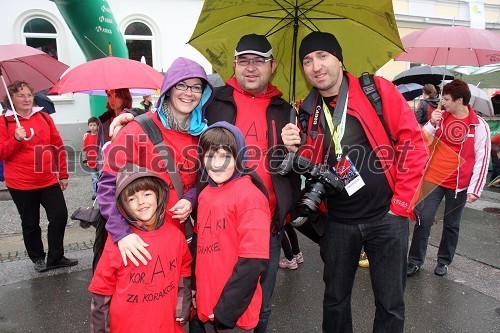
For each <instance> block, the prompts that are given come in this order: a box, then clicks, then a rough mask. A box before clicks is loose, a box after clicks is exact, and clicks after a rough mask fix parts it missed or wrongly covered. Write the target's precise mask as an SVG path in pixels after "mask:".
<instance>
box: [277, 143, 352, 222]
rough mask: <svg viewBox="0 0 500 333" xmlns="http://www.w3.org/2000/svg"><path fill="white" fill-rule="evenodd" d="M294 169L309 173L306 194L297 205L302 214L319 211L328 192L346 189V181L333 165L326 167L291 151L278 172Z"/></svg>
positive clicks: (282, 172)
mask: <svg viewBox="0 0 500 333" xmlns="http://www.w3.org/2000/svg"><path fill="white" fill-rule="evenodd" d="M294 166H295V167H296V168H294ZM292 169H294V171H296V172H297V173H299V174H307V175H308V178H307V182H306V187H305V188H304V191H303V193H304V194H303V195H302V197H301V198H300V199H299V201H298V202H297V206H296V209H297V212H298V213H299V215H300V216H309V215H310V214H311V213H317V212H318V211H319V206H320V205H321V201H322V200H323V199H324V198H325V196H326V195H327V193H328V194H337V193H340V192H341V191H342V190H343V189H344V186H345V185H344V182H343V181H342V179H340V177H339V176H338V175H337V174H336V173H335V171H333V169H332V168H331V167H325V166H324V165H323V164H313V163H312V161H311V160H310V159H308V158H306V157H303V156H300V155H296V154H294V153H291V152H289V153H288V155H287V156H286V158H285V160H284V161H283V163H282V164H281V165H280V168H279V171H278V173H279V174H281V175H286V174H287V173H288V172H290V170H292Z"/></svg>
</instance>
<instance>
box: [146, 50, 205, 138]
mask: <svg viewBox="0 0 500 333" xmlns="http://www.w3.org/2000/svg"><path fill="white" fill-rule="evenodd" d="M192 78H200V79H201V80H202V81H203V82H204V84H203V85H204V87H205V88H204V89H203V93H202V95H201V100H200V103H199V104H198V105H197V106H196V107H195V108H194V110H193V112H192V113H191V123H190V134H191V135H194V136H198V135H200V134H201V133H202V132H203V131H204V130H205V129H206V128H207V121H206V120H205V116H204V115H205V109H206V107H207V105H208V104H209V103H210V102H211V101H212V99H213V96H214V89H213V87H212V84H211V83H210V82H209V81H208V78H207V73H205V69H204V68H203V67H202V66H201V65H200V64H198V63H197V62H195V61H193V60H191V59H187V58H182V57H180V58H177V59H175V60H174V62H173V63H172V65H171V66H170V68H169V69H168V70H167V72H166V73H165V76H164V77H163V84H162V86H161V90H160V98H159V99H158V101H157V102H156V108H157V109H158V113H159V114H160V119H161V115H162V114H163V112H161V111H162V107H163V101H164V100H165V96H166V94H167V93H168V92H169V91H170V89H172V88H173V87H174V86H175V85H176V84H177V83H179V82H180V81H183V80H186V79H192ZM162 122H163V121H162ZM164 125H165V123H164Z"/></svg>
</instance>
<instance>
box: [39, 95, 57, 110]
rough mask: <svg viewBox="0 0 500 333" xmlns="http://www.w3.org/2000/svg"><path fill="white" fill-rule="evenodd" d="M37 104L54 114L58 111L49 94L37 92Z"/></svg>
mask: <svg viewBox="0 0 500 333" xmlns="http://www.w3.org/2000/svg"><path fill="white" fill-rule="evenodd" d="M35 104H36V105H38V106H41V107H43V110H42V111H44V112H45V113H48V114H52V113H56V108H55V107H54V102H52V100H51V99H50V98H48V97H47V95H45V94H43V93H41V92H37V93H35Z"/></svg>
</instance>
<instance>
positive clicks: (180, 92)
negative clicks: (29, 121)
mask: <svg viewBox="0 0 500 333" xmlns="http://www.w3.org/2000/svg"><path fill="white" fill-rule="evenodd" d="M212 98H213V87H212V85H211V84H210V83H209V82H208V79H207V75H206V73H205V70H204V69H203V67H202V66H200V65H199V64H198V63H196V62H194V61H192V60H190V59H186V58H177V59H176V60H174V62H173V63H172V65H171V66H170V68H169V69H168V70H167V72H166V74H165V77H164V78H163V84H162V88H161V93H160V98H159V99H158V102H157V104H156V108H157V111H156V112H147V113H146V114H147V115H148V116H149V117H150V118H151V119H152V120H153V121H154V122H155V123H156V125H158V127H159V128H160V130H161V132H162V136H163V140H164V142H165V145H166V146H167V147H168V148H169V152H170V154H171V155H172V158H173V159H174V161H175V166H176V170H177V172H179V175H180V178H181V181H182V185H183V188H184V195H183V196H182V197H181V198H179V197H178V196H177V193H176V192H175V191H170V194H169V196H168V201H167V205H166V210H165V215H166V221H165V222H166V223H172V224H174V225H175V226H177V227H178V228H180V229H181V230H183V231H184V228H185V224H183V222H185V221H186V220H187V218H188V217H189V214H190V213H191V211H192V206H193V200H195V194H196V190H195V181H196V173H197V169H198V164H197V163H198V158H197V142H198V136H199V135H200V134H201V133H202V132H203V131H204V130H205V129H206V127H207V125H206V121H205V119H204V116H203V115H204V110H205V108H206V106H207V104H208V103H209V102H210V101H211V100H212ZM105 155H106V160H105V163H104V167H103V169H102V174H101V177H100V179H99V186H98V190H97V197H98V201H99V207H100V211H101V214H102V215H103V216H104V218H106V220H107V223H106V230H107V231H108V232H109V234H110V235H111V238H112V240H113V241H114V242H115V243H118V247H119V249H120V252H121V255H122V258H123V261H124V264H125V265H126V264H127V257H128V259H130V261H132V262H133V263H134V264H135V265H136V266H138V265H139V262H138V260H139V261H141V262H142V263H143V264H145V265H146V264H147V261H146V259H145V257H146V258H148V259H149V260H151V255H150V254H149V252H148V251H147V249H146V247H147V246H148V244H146V243H145V242H144V241H143V240H142V239H141V238H140V237H139V236H138V235H137V234H134V233H133V232H132V230H131V228H130V225H129V224H128V223H127V221H126V220H125V219H124V218H123V216H122V215H121V214H120V212H119V211H118V209H117V207H116V204H115V202H114V197H115V192H116V175H117V172H118V170H119V169H120V168H121V167H122V166H124V165H125V164H129V163H131V164H136V165H139V166H141V167H146V168H148V169H149V170H152V171H153V172H155V173H157V174H159V175H160V177H161V178H162V179H163V180H164V181H165V182H166V183H167V184H168V186H169V188H170V189H173V188H174V186H173V184H172V182H171V180H170V177H169V174H168V172H167V171H166V170H165V163H164V159H163V157H162V156H160V155H159V154H158V150H157V149H156V148H155V146H154V145H153V143H152V142H151V140H150V139H149V138H148V136H147V134H146V133H145V132H144V131H143V129H142V127H141V126H140V125H139V123H137V122H135V121H133V122H131V123H129V124H128V126H126V127H125V128H124V129H123V130H121V131H120V132H119V133H118V135H117V136H116V138H115V139H114V141H113V143H112V144H111V145H110V146H109V147H108V148H107V150H106V154H105Z"/></svg>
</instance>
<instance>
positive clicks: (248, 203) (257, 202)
mask: <svg viewBox="0 0 500 333" xmlns="http://www.w3.org/2000/svg"><path fill="white" fill-rule="evenodd" d="M199 146H200V148H201V151H200V160H201V165H202V168H203V170H202V175H203V177H202V181H203V180H205V181H206V182H207V183H208V186H206V187H205V188H204V189H203V190H202V191H201V193H200V195H199V198H198V219H197V226H196V227H197V246H196V286H197V294H196V304H197V308H198V317H199V319H200V320H201V321H202V322H204V323H205V324H204V325H205V330H206V332H207V333H210V332H218V331H219V330H224V332H228V333H229V332H253V329H254V328H255V327H256V326H257V323H258V321H259V312H260V307H261V305H262V290H261V286H260V283H259V280H260V275H261V273H262V272H264V271H265V269H266V267H267V264H268V263H267V262H268V259H269V241H270V240H269V237H270V232H269V230H270V227H271V226H270V222H269V221H271V218H270V212H269V203H268V199H267V197H266V195H265V194H264V193H262V192H261V190H259V188H257V187H256V185H254V183H253V181H252V178H253V177H255V176H253V177H250V175H248V172H247V171H246V170H244V167H245V151H246V145H245V141H244V139H243V135H242V134H241V132H240V130H239V129H238V128H236V127H235V126H233V125H230V124H229V123H227V122H218V123H215V124H213V125H212V126H210V127H209V128H208V129H207V130H206V131H205V132H204V133H203V134H202V136H201V137H200V142H199ZM257 177H258V176H257ZM261 187H263V186H261Z"/></svg>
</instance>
